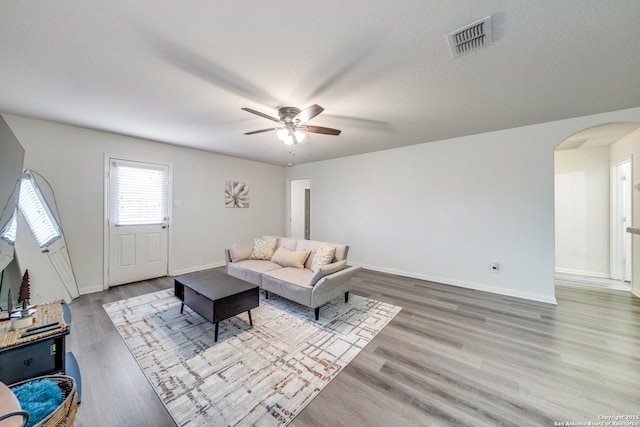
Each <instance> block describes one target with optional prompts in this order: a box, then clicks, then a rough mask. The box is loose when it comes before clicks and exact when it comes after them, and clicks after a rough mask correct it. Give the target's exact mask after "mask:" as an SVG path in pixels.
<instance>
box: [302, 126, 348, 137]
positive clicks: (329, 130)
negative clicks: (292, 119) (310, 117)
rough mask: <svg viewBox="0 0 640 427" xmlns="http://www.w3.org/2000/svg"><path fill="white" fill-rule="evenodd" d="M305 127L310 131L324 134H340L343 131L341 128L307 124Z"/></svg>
mask: <svg viewBox="0 0 640 427" xmlns="http://www.w3.org/2000/svg"><path fill="white" fill-rule="evenodd" d="M305 129H306V130H307V131H308V132H312V133H321V134H323V135H340V132H342V131H341V130H340V129H332V128H325V127H322V126H308V125H307V126H305Z"/></svg>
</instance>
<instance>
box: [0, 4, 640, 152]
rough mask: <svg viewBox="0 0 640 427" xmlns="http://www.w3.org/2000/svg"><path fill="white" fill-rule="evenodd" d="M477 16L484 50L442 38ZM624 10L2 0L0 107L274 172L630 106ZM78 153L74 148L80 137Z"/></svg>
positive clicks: (631, 40) (638, 74)
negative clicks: (290, 129)
mask: <svg viewBox="0 0 640 427" xmlns="http://www.w3.org/2000/svg"><path fill="white" fill-rule="evenodd" d="M487 15H493V38H494V43H493V44H492V45H489V46H488V47H485V48H483V49H481V50H478V51H476V52H473V53H471V54H468V55H466V56H462V57H458V58H455V59H454V58H452V57H451V55H450V53H449V49H448V45H447V41H446V34H448V33H450V32H451V31H454V30H456V29H458V28H460V27H462V26H464V25H466V24H469V23H471V22H473V21H476V20H478V19H481V18H483V17H485V16H487ZM638 18H640V1H638V0H610V1H606V0H536V1H531V0H511V1H493V0H482V1H471V0H468V1H460V0H446V1H445V0H442V1H436V0H416V1H408V0H406V1H402V2H389V1H384V0H350V1H336V0H329V1H306V2H299V1H292V0H291V1H289V0H272V1H269V2H256V1H247V0H240V1H229V2H219V1H210V0H191V1H184V2H176V1H168V0H164V1H157V0H135V1H131V0H126V1H125V0H111V1H108V2H104V1H96V0H93V1H88V0H65V1H46V2H30V1H2V2H0V112H4V113H12V114H19V115H25V116H29V117H35V118H40V119H46V120H51V121H56V122H61V123H67V124H73V125H77V126H83V127H87V128H93V129H99V130H105V131H110V132H115V133H120V134H125V135H131V136H136V137H142V138H148V139H152V140H157V141H162V142H167V143H171V144H178V145H184V146H188V147H194V148H199V149H203V150H208V151H212V152H216V153H222V154H228V155H232V156H238V157H242V158H247V159H254V160H258V161H263V162H268V163H273V164H280V165H285V164H287V163H288V162H290V161H292V158H291V157H290V156H289V154H288V149H287V147H285V146H284V145H283V144H282V143H280V142H279V141H278V140H277V139H276V137H275V134H274V133H263V134H258V135H252V136H245V135H243V133H244V132H247V131H252V130H256V129H262V128H267V127H270V126H271V125H272V124H273V122H270V121H268V120H266V119H263V118H260V117H258V116H254V115H251V114H249V113H247V112H244V111H242V110H240V108H241V107H249V108H253V109H256V110H259V111H263V112H265V113H267V114H270V115H274V116H275V115H277V112H276V110H277V107H279V106H285V105H291V106H296V107H299V108H305V107H307V106H309V105H311V104H314V103H317V104H319V105H321V106H323V107H324V108H325V112H324V113H322V114H321V115H320V116H318V117H316V118H315V119H313V120H312V121H311V122H310V124H314V125H319V126H328V127H335V128H339V129H342V134H341V135H340V136H327V135H315V134H312V135H310V138H308V139H307V140H306V141H305V142H304V143H302V144H299V145H297V146H296V147H295V157H294V158H293V162H294V163H297V164H299V163H306V162H310V161H316V160H322V159H329V158H336V157H341V156H346V155H352V154H358V153H365V152H371V151H378V150H383V149H388V148H394V147H400V146H405V145H411V144H418V143H423V142H429V141H434V140H441V139H447V138H451V137H456V136H462V135H469V134H476V133H481V132H486V131H493V130H498V129H506V128H511V127H516V126H522V125H528V124H534V123H541V122H547V121H552V120H558V119H563V118H569V117H576V116H581V115H587V114H592V113H599V112H604V111H612V110H617V109H624V108H630V107H638V106H640V25H639V24H638V22H639V19H638ZM87 143H88V144H90V143H91V142H90V141H87Z"/></svg>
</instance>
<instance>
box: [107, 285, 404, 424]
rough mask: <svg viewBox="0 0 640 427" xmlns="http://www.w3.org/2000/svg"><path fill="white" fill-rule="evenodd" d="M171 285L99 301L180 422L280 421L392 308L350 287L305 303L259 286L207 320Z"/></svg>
mask: <svg viewBox="0 0 640 427" xmlns="http://www.w3.org/2000/svg"><path fill="white" fill-rule="evenodd" d="M180 305H181V303H180V301H179V300H178V299H177V298H176V297H175V296H174V293H173V290H163V291H159V292H154V293H151V294H146V295H142V296H139V297H135V298H129V299H126V300H122V301H117V302H113V303H109V304H105V305H104V309H105V310H106V312H107V314H108V315H109V317H110V318H111V320H112V321H113V323H114V325H115V326H116V328H117V329H118V332H119V333H120V335H121V336H122V338H123V339H124V341H125V343H126V344H127V346H128V347H129V349H130V350H131V353H132V354H133V356H134V357H135V358H136V360H137V362H138V364H139V365H140V367H141V368H142V370H143V372H144V374H145V375H146V377H147V378H148V379H149V382H150V383H151V385H152V386H153V388H154V389H155V391H156V393H157V394H158V396H159V397H160V399H161V400H162V402H163V403H164V405H165V406H166V407H167V409H168V410H169V412H170V413H171V416H172V417H173V418H174V420H175V422H176V423H177V424H178V425H180V426H204V425H206V426H250V425H256V426H286V425H287V424H289V423H290V422H291V421H292V420H293V419H294V418H295V416H296V415H297V414H299V413H300V412H301V411H302V410H303V409H304V407H305V406H306V405H308V404H309V403H310V402H311V400H312V399H313V398H314V397H315V396H317V395H318V393H320V391H321V390H322V389H323V388H324V387H325V386H326V385H327V384H329V382H330V381H331V380H332V379H333V378H335V376H336V375H338V373H339V372H340V371H341V370H342V369H344V367H345V366H347V364H348V363H349V362H350V361H351V360H353V358H354V357H355V356H356V355H357V354H358V353H359V352H360V351H361V350H362V349H363V348H364V347H365V346H366V345H367V344H368V343H369V342H370V341H371V340H372V339H373V338H374V337H375V336H376V334H378V333H379V332H380V331H381V330H382V328H384V327H385V325H387V323H389V321H391V319H393V317H394V316H395V315H396V314H397V313H398V312H399V311H400V307H397V306H394V305H391V304H387V303H383V302H380V301H375V300H372V299H368V298H364V297H360V296H358V295H350V298H349V302H348V303H346V304H345V303H344V300H343V299H340V298H338V299H336V300H334V301H333V302H331V303H328V304H326V305H324V306H322V307H321V309H320V319H319V320H318V321H316V320H314V314H313V309H310V308H308V307H303V306H301V305H299V304H296V303H294V302H290V301H288V300H286V299H284V298H280V297H278V296H276V295H272V296H271V298H270V299H268V300H267V299H265V298H264V295H263V294H262V293H261V294H260V306H259V307H258V308H255V309H252V310H251V315H252V318H253V327H251V326H249V318H248V316H247V313H243V314H240V315H239V316H236V317H233V318H231V319H228V320H225V321H223V322H220V325H219V328H220V329H219V336H218V342H214V325H213V324H211V323H209V322H208V321H206V320H205V319H203V318H202V317H201V316H200V315H198V314H197V313H195V312H194V311H192V310H191V309H189V307H187V306H185V308H184V313H183V314H180Z"/></svg>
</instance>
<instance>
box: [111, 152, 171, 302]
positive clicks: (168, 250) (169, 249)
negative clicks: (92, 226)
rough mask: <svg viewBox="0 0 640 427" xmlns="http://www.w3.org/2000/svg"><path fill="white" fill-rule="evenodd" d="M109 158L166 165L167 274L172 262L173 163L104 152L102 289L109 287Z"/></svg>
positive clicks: (169, 271) (169, 272)
mask: <svg viewBox="0 0 640 427" xmlns="http://www.w3.org/2000/svg"><path fill="white" fill-rule="evenodd" d="M111 160H125V161H129V162H138V163H151V164H156V165H162V166H166V167H167V174H168V181H169V182H168V183H167V217H168V220H167V224H168V229H167V274H168V275H170V274H171V272H172V271H173V263H172V261H171V242H172V229H173V227H172V223H173V211H172V207H173V164H172V163H170V162H165V161H160V160H150V159H148V158H147V159H143V158H139V157H131V156H122V155H116V154H111V153H105V154H104V163H103V165H104V166H103V173H102V180H103V184H104V185H103V203H102V207H103V213H102V228H103V238H102V241H103V252H102V263H103V264H102V290H107V289H109V256H110V253H111V252H110V249H111V248H110V246H109V243H110V235H109V217H110V215H111V212H110V200H109V194H110V193H109V190H110V188H109V181H110V179H109V178H110V177H109V171H110V163H111Z"/></svg>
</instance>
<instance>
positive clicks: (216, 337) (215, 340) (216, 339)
mask: <svg viewBox="0 0 640 427" xmlns="http://www.w3.org/2000/svg"><path fill="white" fill-rule="evenodd" d="M218 323H220V322H216V335H215V338H214V340H213V341H214V342H218Z"/></svg>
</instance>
